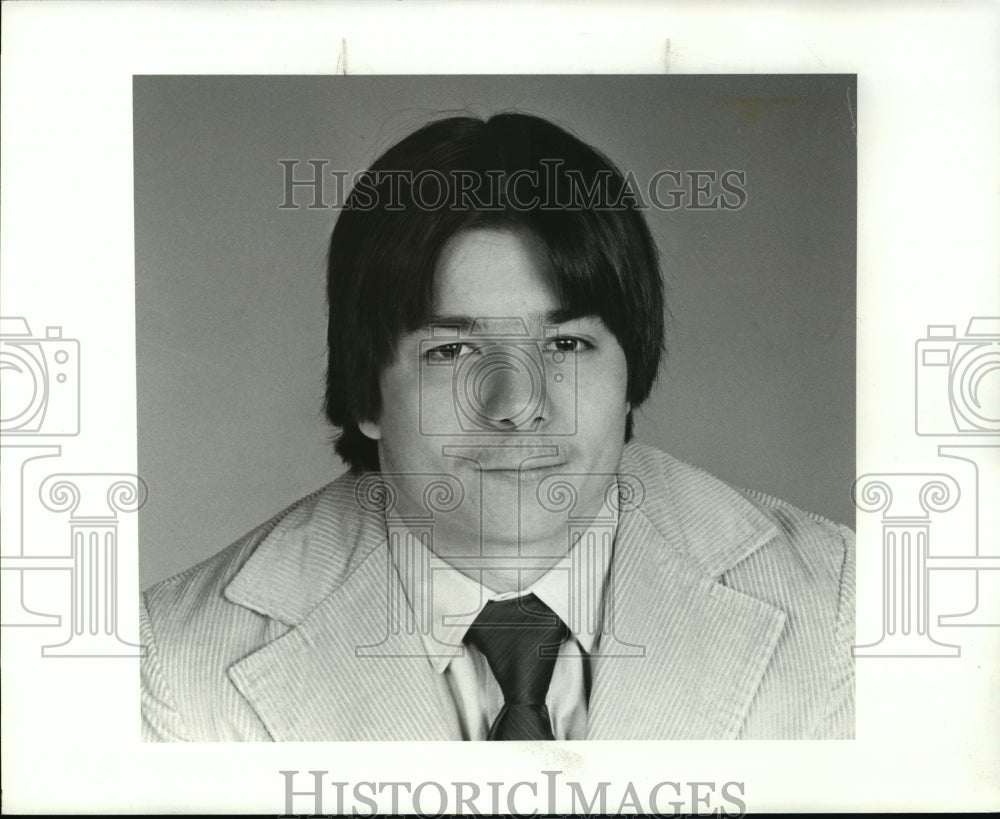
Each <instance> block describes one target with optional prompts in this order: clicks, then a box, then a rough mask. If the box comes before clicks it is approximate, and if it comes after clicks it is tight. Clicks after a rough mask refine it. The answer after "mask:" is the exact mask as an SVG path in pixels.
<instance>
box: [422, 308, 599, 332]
mask: <svg viewBox="0 0 1000 819" xmlns="http://www.w3.org/2000/svg"><path fill="white" fill-rule="evenodd" d="M536 316H537V314H535V315H532V316H526V317H525V318H529V319H535V318H536ZM596 316H597V314H596V313H592V312H590V311H583V312H581V311H579V310H567V309H564V308H559V309H558V310H547V311H546V312H545V313H543V314H541V316H538V317H539V318H540V319H541V322H540V323H542V324H565V323H566V322H568V321H573V320H574V319H580V318H596ZM512 318H521V317H520V316H465V315H459V314H451V315H445V316H440V315H435V316H431V317H430V318H428V319H427V320H426V321H425V322H423V323H422V324H421V325H420V326H419V327H418V328H417V329H418V330H424V329H429V328H431V327H434V326H444V327H458V328H459V329H461V330H462V331H464V332H469V331H471V330H472V325H473V324H474V323H475V322H477V321H485V322H487V324H488V323H489V322H491V321H509V320H510V319H512Z"/></svg>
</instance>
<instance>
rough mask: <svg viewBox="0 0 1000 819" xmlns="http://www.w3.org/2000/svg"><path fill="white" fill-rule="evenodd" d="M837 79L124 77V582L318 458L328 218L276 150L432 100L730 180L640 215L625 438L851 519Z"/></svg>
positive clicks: (195, 549)
mask: <svg viewBox="0 0 1000 819" xmlns="http://www.w3.org/2000/svg"><path fill="white" fill-rule="evenodd" d="M854 89H855V79H854V77H853V76H843V75H810V76H791V75H789V76H765V75H757V76H544V77H540V76H513V77H500V76H496V77H484V76H474V77H464V76H449V77H420V76H413V77H344V76H325V77H249V76H247V77H238V76H224V77H169V76H157V77H136V78H135V81H134V106H135V107H134V114H135V231H136V328H137V362H138V419H139V429H138V437H139V472H140V474H141V475H142V477H143V478H144V479H145V480H146V481H147V483H148V485H149V500H148V503H147V505H146V506H145V508H144V509H143V510H142V512H141V513H140V519H139V520H140V543H139V546H140V568H141V577H140V581H141V585H142V586H143V587H145V586H147V585H149V584H150V583H152V582H155V581H157V580H159V579H162V578H164V577H167V576H169V575H171V574H173V573H175V572H177V571H180V570H181V569H184V568H186V567H188V566H190V565H192V564H194V563H196V562H198V561H200V560H202V559H204V558H206V557H208V556H209V555H210V554H212V553H214V552H216V551H218V550H219V549H221V548H223V547H224V546H226V545H227V544H229V543H230V542H232V541H233V540H235V539H236V538H237V537H239V536H240V535H242V534H243V533H245V532H246V531H248V530H249V529H251V528H252V527H254V526H256V525H257V524H259V523H261V522H262V521H264V520H265V519H267V518H268V517H269V516H271V515H272V514H274V513H275V512H277V511H279V510H280V509H282V508H283V507H284V506H286V505H287V504H289V503H290V502H292V501H294V500H296V499H297V498H299V497H300V496H302V495H304V494H306V493H308V492H310V491H312V490H313V489H315V488H317V487H319V486H320V485H322V484H324V483H326V482H328V481H330V480H332V479H333V478H334V477H336V476H337V475H338V474H340V473H341V472H342V471H343V465H342V464H341V463H340V461H339V460H338V459H337V458H336V456H335V455H334V454H333V450H332V446H331V444H330V438H331V432H332V431H331V430H330V429H329V428H328V427H327V426H326V424H325V422H324V420H323V415H322V395H323V377H324V367H325V320H326V316H325V305H324V263H325V260H324V257H325V249H326V242H327V239H328V237H329V233H330V230H331V227H332V225H333V223H334V220H335V218H336V215H337V210H336V209H335V208H318V209H311V208H308V207H306V205H309V204H311V203H312V201H313V199H312V195H311V194H310V193H309V192H308V191H302V190H300V191H298V192H297V193H296V200H297V201H298V202H299V203H300V204H301V205H302V207H299V208H290V209H281V208H279V206H280V205H281V204H282V202H283V200H284V197H285V190H284V173H285V170H284V168H283V167H282V165H281V164H279V163H280V161H281V160H299V161H300V164H299V166H298V168H297V170H296V173H297V174H298V176H299V177H305V176H307V175H309V174H310V173H311V169H310V167H309V166H308V165H307V164H306V163H307V162H308V160H311V159H315V160H325V161H326V165H325V169H326V170H327V171H330V170H334V169H339V170H343V171H347V172H349V173H354V172H355V171H358V170H362V169H364V168H365V167H367V166H368V165H369V164H370V162H371V161H372V160H373V159H374V158H375V157H376V156H377V155H378V154H379V153H380V152H381V151H383V150H384V149H385V148H386V147H388V146H389V145H390V144H392V143H393V142H394V141H396V140H397V139H399V138H400V137H402V136H403V135H404V134H406V133H408V132H409V131H411V130H413V129H414V128H415V127H417V126H419V125H421V124H423V123H424V122H426V121H428V120H429V119H431V118H433V117H436V116H440V115H442V114H445V113H459V112H471V113H473V114H478V115H489V114H491V113H494V112H496V111H500V110H520V111H525V112H529V113H535V114H540V115H542V116H545V117H547V118H549V119H551V120H554V121H555V122H557V123H559V124H561V125H563V126H564V127H567V128H569V129H570V130H572V131H573V132H574V133H576V134H577V135H579V136H581V137H582V138H583V139H585V140H586V141H588V142H590V143H591V144H593V145H595V146H597V147H599V148H601V149H602V150H604V151H605V152H606V153H607V154H608V155H610V156H611V157H612V159H614V160H615V161H616V162H617V163H618V165H619V166H620V167H621V168H623V169H624V170H627V171H632V172H633V173H634V174H635V176H636V179H637V181H638V182H639V183H640V189H641V188H642V186H643V185H645V183H646V182H647V181H648V180H650V179H651V178H652V177H653V176H654V174H656V172H657V171H660V170H665V169H670V170H677V171H681V172H682V173H683V172H690V171H709V172H713V171H714V172H716V173H717V174H720V175H721V174H722V173H723V172H725V171H727V170H738V171H742V172H744V173H745V174H746V176H745V180H746V181H745V184H744V185H743V189H744V190H745V193H746V202H745V204H744V205H743V206H742V207H741V208H739V209H735V210H727V209H719V208H708V209H698V210H696V209H692V208H690V207H681V208H677V209H673V210H661V209H657V208H655V207H654V208H651V209H650V210H648V211H647V215H648V219H649V222H650V225H651V228H652V231H653V234H654V236H655V237H656V240H657V242H658V244H659V247H660V252H661V257H662V263H663V269H664V276H665V279H666V283H667V299H668V304H669V312H670V316H671V318H670V324H669V336H668V341H667V346H668V356H667V360H666V363H665V365H664V368H663V370H662V373H661V377H660V382H659V385H658V388H657V390H656V392H655V393H654V395H653V397H652V398H651V400H650V401H649V403H648V404H647V405H646V407H645V409H644V411H643V412H642V413H641V415H640V416H639V417H638V419H637V420H638V428H637V438H638V439H639V440H641V441H644V442H647V443H650V444H654V445H656V446H658V447H660V448H662V449H665V450H667V451H669V452H671V453H673V454H674V455H677V456H678V457H681V458H683V459H685V460H688V461H690V462H692V463H695V464H697V465H699V466H702V467H704V468H706V469H707V470H709V471H710V472H712V473H714V474H716V475H718V476H719V477H721V478H723V479H725V480H727V481H729V482H731V483H733V484H736V485H738V486H745V487H752V488H755V489H759V490H762V491H765V492H768V493H770V494H773V495H777V496H779V497H782V498H785V499H786V500H789V501H791V502H793V503H795V504H796V505H798V506H801V507H803V508H805V509H808V510H811V511H814V512H817V513H819V514H822V515H825V516H827V517H829V518H832V519H834V520H836V521H840V522H844V523H847V524H849V525H852V526H853V523H854V513H853V506H852V503H851V497H850V489H851V483H852V481H853V478H854V473H855V470H854V456H855V436H854V429H855V424H854V407H855V401H854V397H855V392H854V390H855V345H854V338H855V249H856V240H855V236H856V223H855V215H856V207H855V200H856V165H855V142H856V136H855V115H856V106H855V105H854V100H855V96H854ZM331 178H332V177H331ZM684 178H685V179H689V178H690V177H684ZM701 178H702V179H703V180H704V179H706V177H701ZM670 183H671V178H666V179H665V180H664V181H663V183H662V186H661V191H666V190H667V189H668V188H670V187H671V184H670ZM714 192H715V193H718V185H716V186H715V188H714ZM324 194H325V196H326V198H327V199H328V200H333V199H334V198H335V191H334V190H333V189H332V187H328V188H327V189H326V190H325V191H324ZM711 196H712V192H711V191H710V192H709V194H707V195H703V196H702V197H701V200H700V201H701V202H703V203H704V202H705V201H706V200H710V199H711ZM666 198H667V197H666V194H665V193H664V194H663V196H662V198H661V199H662V200H666ZM689 199H690V197H689ZM727 201H729V202H730V203H732V202H734V201H735V199H734V198H733V197H732V196H730V197H729V198H728V200H727ZM688 204H690V201H689V202H688Z"/></svg>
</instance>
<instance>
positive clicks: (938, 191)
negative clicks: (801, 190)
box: [0, 2, 1000, 813]
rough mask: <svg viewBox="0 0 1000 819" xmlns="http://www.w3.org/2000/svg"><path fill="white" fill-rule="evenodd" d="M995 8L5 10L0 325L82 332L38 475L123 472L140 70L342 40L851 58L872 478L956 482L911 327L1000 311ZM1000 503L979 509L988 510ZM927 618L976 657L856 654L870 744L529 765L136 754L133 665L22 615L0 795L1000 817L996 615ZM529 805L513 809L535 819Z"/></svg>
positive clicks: (684, 61) (605, 62)
mask: <svg viewBox="0 0 1000 819" xmlns="http://www.w3.org/2000/svg"><path fill="white" fill-rule="evenodd" d="M998 23H1000V11H998V8H997V6H995V5H992V4H973V3H952V4H947V5H940V4H933V5H932V4H929V3H926V4H925V3H908V4H902V3H900V4H879V5H878V6H876V5H875V4H870V5H862V4H856V5H854V4H836V5H826V4H816V5H809V4H806V5H796V6H787V7H786V6H782V5H780V4H767V5H766V7H765V6H764V4H717V5H713V6H711V7H710V8H706V7H705V6H704V5H698V6H695V4H687V5H680V6H675V7H658V6H655V5H652V4H644V5H631V4H627V3H615V4H606V5H603V6H602V5H598V4H594V5H582V6H576V7H574V8H573V9H572V11H570V10H569V9H568V8H567V7H566V6H554V5H553V6H544V5H541V6H540V5H537V4H536V5H533V6H531V7H528V6H527V5H520V4H507V5H506V6H500V5H499V4H496V5H494V4H481V5H477V6H473V7H467V6H458V5H457V4H416V3H406V2H404V3H393V4H387V5H379V4H368V5H365V6H364V7H361V6H360V5H352V4H339V5H333V4H327V5H319V4H315V3H301V4H300V3H282V4H276V3H258V4H244V3H216V4H205V3H186V4H166V3H164V4H160V3H136V4H132V3H103V4H95V3H87V2H79V3H13V4H11V3H8V4H5V5H4V7H3V41H2V48H0V53H2V59H3V72H2V88H0V91H2V99H3V124H2V129H3V130H2V142H3V156H2V178H3V187H2V227H0V231H2V240H3V248H2V271H3V291H2V299H3V304H2V308H3V314H4V315H5V316H10V315H16V316H24V317H27V318H28V320H29V322H31V324H32V329H33V330H34V331H35V333H36V334H38V333H39V332H40V330H42V329H43V328H44V327H45V326H46V325H60V326H63V327H65V328H68V329H67V334H68V335H71V336H72V337H74V338H80V339H85V341H86V344H85V346H84V347H83V350H82V353H81V356H82V363H81V370H82V372H83V373H85V378H86V380H85V383H86V391H85V393H84V395H83V400H82V404H81V428H82V430H83V432H82V434H81V435H79V436H77V437H73V438H63V439H61V440H58V441H53V442H52V443H59V444H61V445H62V454H61V457H60V458H59V460H58V464H57V465H53V464H56V461H55V459H53V460H52V462H51V463H50V464H48V465H47V468H48V469H49V470H50V471H54V470H58V471H60V472H67V473H72V472H95V471H96V472H134V471H135V469H136V466H135V464H136V436H135V425H136V417H135V394H134V391H135V375H134V372H135V356H134V345H135V341H134V305H133V298H134V294H133V238H132V207H133V203H132V159H131V151H132V135H131V94H132V75H133V74H156V73H183V74H189V73H190V74H210V73H260V74H268V73H294V74H313V73H318V74H329V73H336V72H337V71H338V70H342V69H343V61H342V49H341V43H342V40H346V43H347V49H346V53H347V63H346V66H347V70H348V71H349V72H351V73H387V74H391V73H439V72H441V73H476V72H485V73H494V72H496V73H503V72H512V71H515V72H525V73H531V72H559V73H614V72H662V71H672V72H680V73H700V72H707V73H721V72H777V73H792V72H803V73H809V72H842V73H857V74H858V75H859V79H858V109H859V111H860V119H859V123H860V125H859V151H858V166H859V167H858V171H859V202H858V208H859V264H858V275H859V285H860V286H859V304H858V349H859V366H858V425H859V429H858V442H859V449H858V461H857V463H858V474H864V473H896V472H912V471H919V472H952V473H954V474H955V476H956V478H957V479H960V480H964V479H965V478H967V476H965V477H963V476H964V475H965V473H962V472H960V471H959V469H958V467H956V466H955V464H954V462H949V461H948V460H945V459H941V458H939V457H938V456H937V446H938V444H940V443H947V441H945V440H943V439H942V440H938V439H934V438H920V437H918V436H916V435H915V434H914V431H913V429H914V424H913V416H914V399H913V384H914V343H915V342H916V340H917V339H919V338H922V337H923V335H924V333H925V330H926V326H927V325H928V324H955V325H958V332H959V334H960V335H961V333H962V331H963V330H964V326H965V324H966V323H967V321H968V319H969V317H971V316H984V315H993V316H996V315H1000V276H998V270H1000V265H998V262H1000V258H998V255H1000V239H998V232H997V225H998V224H1000V201H998V190H1000V188H998V182H1000V176H998V159H997V150H996V148H997V145H998V144H1000V107H998V104H997V101H998V99H1000V58H998V55H1000V25H998ZM995 415H996V413H994V417H995ZM993 440H994V443H996V439H995V438H994V439H993ZM958 442H960V441H956V440H955V439H952V440H951V443H958ZM5 443H6V441H5ZM987 452H988V451H987ZM995 452H996V451H995V450H994V451H993V454H994V457H993V458H992V461H984V462H983V463H984V465H983V466H981V474H980V481H981V483H982V482H984V481H986V479H990V478H991V479H992V480H996V466H997V459H996V457H995ZM5 459H6V460H7V461H8V463H9V458H7V453H6V452H5ZM14 477H15V478H16V475H15V476H14ZM4 478H5V481H6V483H5V486H4V490H3V491H4V497H3V501H4V509H3V511H4V531H3V537H4V550H3V553H4V555H5V556H7V555H11V554H15V553H16V552H17V551H18V550H17V545H16V540H17V537H18V532H17V531H15V530H14V528H13V527H14V524H15V523H17V522H18V521H17V520H16V518H17V515H16V513H15V514H13V515H12V513H11V510H12V508H13V506H12V504H14V506H16V503H17V497H16V495H13V494H12V490H11V478H10V476H9V475H8V474H7V473H6V472H5V475H4ZM994 485H995V484H994ZM15 488H16V487H15ZM963 488H964V487H963ZM966 497H968V495H966ZM989 503H991V501H990V500H989V499H985V500H983V501H982V505H983V509H984V510H986V507H987V505H988V504H989ZM992 503H995V501H992ZM959 511H960V509H958V508H956V510H955V512H956V513H957V512H959ZM942 517H943V518H944V517H945V516H942ZM988 517H989V516H988V511H984V514H983V515H981V518H982V520H981V521H980V523H981V526H980V527H979V528H980V531H979V533H978V534H979V548H980V551H981V552H982V553H983V554H987V553H992V554H993V555H1000V546H998V544H997V541H998V539H1000V533H998V532H997V530H996V529H995V528H992V529H991V528H990V527H991V524H992V522H995V518H991V519H987V518H988ZM50 518H51V520H49V521H42V522H40V523H39V524H38V525H39V527H40V528H38V529H36V530H33V531H35V532H36V535H33V537H43V535H42V534H41V533H43V532H45V533H46V534H45V535H44V537H46V538H52V540H50V541H47V543H50V544H51V548H47V547H46V544H45V543H42V544H41V545H39V544H37V543H36V544H28V546H32V547H33V548H34V549H35V553H37V554H45V553H47V552H51V553H64V552H65V551H66V547H65V538H66V534H65V526H66V521H65V517H58V516H50ZM46 526H48V527H49V529H51V534H48V533H47V530H46ZM976 527H977V521H976V519H975V516H974V514H968V515H965V517H956V516H955V515H952V517H951V518H949V519H947V520H944V519H943V522H942V524H941V526H940V527H939V528H938V529H936V530H934V532H935V534H934V540H933V541H932V547H931V551H932V554H933V553H934V545H933V544H934V543H935V542H938V538H939V535H938V532H939V531H940V532H944V533H946V537H947V541H945V540H944V539H941V540H940V542H941V543H945V542H947V543H948V547H947V553H948V554H952V555H963V554H970V553H972V552H974V551H975V543H976V541H975V539H974V538H975V536H976ZM118 536H119V543H120V548H119V561H120V565H119V578H120V583H121V588H120V589H119V601H120V602H119V605H120V609H121V610H120V624H119V634H120V635H121V636H122V637H123V638H125V639H132V640H135V639H136V637H137V629H136V616H135V614H134V611H135V601H136V595H137V585H136V581H135V578H136V576H137V575H136V565H135V563H136V550H135V543H136V525H135V516H134V515H133V516H129V515H122V516H121V524H120V527H119V534H118ZM941 537H945V536H944V535H942V536H941ZM12 544H13V546H12ZM963 544H965V545H963ZM858 545H859V550H858V551H859V572H860V576H859V581H858V590H859V594H860V596H861V601H860V603H859V608H858V641H859V643H867V642H875V641H877V640H878V638H879V634H880V630H881V619H880V618H881V614H880V611H881V589H880V577H881V576H880V571H881V569H880V554H881V552H880V549H881V526H880V521H879V517H878V515H877V514H859V518H858ZM27 548H28V547H27V546H26V549H27ZM4 565H5V566H6V565H7V564H6V563H5V564H4ZM5 574H7V575H9V574H10V573H8V572H5ZM66 575H68V572H52V573H51V576H52V579H51V595H52V604H51V607H50V608H48V609H46V610H47V611H52V612H59V611H64V610H65V609H66V600H67V595H68V581H67V580H66V578H65V576H66ZM932 575H934V576H935V577H936V576H937V575H948V576H949V577H948V578H947V579H946V580H943V581H942V582H940V583H938V585H937V586H935V587H933V588H932V591H934V592H935V593H936V597H935V599H934V601H933V602H934V605H935V606H937V607H938V608H939V609H940V610H941V611H943V612H955V611H961V610H962V603H963V601H966V600H970V597H969V595H970V594H974V589H975V587H974V584H972V583H971V582H970V578H971V573H970V572H934V573H932ZM982 575H983V576H982V577H981V582H980V590H981V593H982V597H981V599H980V601H979V603H980V610H981V611H982V612H985V613H986V614H988V615H989V616H988V617H987V619H988V620H990V621H991V622H994V623H995V622H1000V594H998V592H1000V583H998V582H997V581H998V579H1000V578H998V576H997V575H998V573H996V572H983V573H982ZM985 575H990V576H989V577H986V576H985ZM960 576H961V577H960ZM932 582H933V580H932ZM947 595H953V598H947ZM973 603H974V600H972V601H970V602H969V605H968V606H967V608H971V607H972V605H973ZM6 605H7V604H6V603H5V607H6ZM64 622H65V621H64ZM932 632H934V633H935V635H936V637H937V638H938V639H940V640H942V641H943V642H948V643H952V644H958V645H960V646H961V656H960V657H957V658H952V659H915V658H913V659H898V658H896V659H871V658H866V659H859V661H858V688H857V690H858V708H859V716H858V739H857V740H856V741H854V742H842V743H805V742H788V743H652V742H651V743H615V744H599V743H569V744H560V745H551V746H550V745H545V746H539V747H535V748H532V749H531V750H530V751H528V752H524V751H521V750H519V749H517V748H512V747H497V746H492V745H487V744H476V745H475V746H471V747H470V746H469V745H467V744H466V745H462V744H457V743H456V744H434V745H432V746H426V745H418V744H410V743H398V744H382V745H377V746H376V745H368V744H351V745H334V744H322V745H298V744H296V745H275V746H256V745H240V746H236V745H217V746H216V745H190V746H180V745H176V746H173V745H171V746H145V745H141V744H140V743H139V742H138V680H137V677H138V663H137V661H136V660H134V659H108V658H99V659H80V658H76V659H63V658H42V656H41V653H40V647H41V646H42V645H49V644H52V643H56V642H62V640H63V639H65V630H64V629H62V630H61V629H58V628H57V629H52V628H49V629H40V628H5V629H4V630H3V664H2V667H3V705H4V708H3V793H4V808H5V810H6V811H8V812H43V811H49V812H71V811H85V812H97V811H103V812H111V813H114V812H119V813H120V812H137V811H153V812H157V811H163V812H165V811H202V812H203V811H218V812H223V811H225V812H240V811H257V812H265V813H280V812H282V811H283V810H284V790H283V780H282V778H281V777H280V776H279V774H278V773H277V772H278V771H279V770H283V769H293V770H294V769H298V770H301V771H303V772H305V771H308V770H313V769H322V770H328V771H330V774H329V776H328V777H327V778H328V779H338V780H342V781H348V782H357V781H361V780H380V781H390V780H408V781H413V782H416V781H421V780H436V781H442V782H445V783H447V782H451V781H455V780H470V781H478V782H480V783H485V782H486V781H488V780H500V779H502V780H505V781H507V782H513V781H515V780H517V779H525V780H530V781H534V782H539V781H541V780H542V778H543V777H542V775H541V773H540V771H542V770H547V769H557V770H562V771H564V774H563V777H564V778H565V779H575V780H578V781H581V782H584V783H596V782H597V781H599V780H611V781H613V782H614V783H616V789H617V790H616V791H615V792H618V793H620V792H621V788H623V787H624V784H625V783H626V782H627V781H628V780H632V781H634V782H635V783H636V789H637V791H638V792H639V793H643V791H644V790H645V792H646V793H648V789H649V786H650V785H652V784H653V783H655V782H658V781H661V780H675V781H681V782H684V781H690V780H699V781H714V782H716V783H722V782H725V781H729V780H738V781H742V782H744V783H745V793H744V799H745V801H746V803H747V806H748V808H749V809H751V810H754V811H761V810H794V809H806V808H812V809H840V810H852V809H859V808H885V809H890V810H903V809H915V810H927V809H963V808H964V809H969V808H986V807H990V806H995V805H996V804H997V803H998V800H1000V764H998V763H1000V747H998V746H1000V743H998V741H997V738H996V725H997V724H1000V713H998V712H1000V707H998V704H1000V650H998V645H1000V630H998V629H997V628H950V629H937V628H935V627H932ZM302 781H303V782H305V780H302ZM429 801H430V804H431V806H432V807H433V805H434V802H435V801H436V800H434V799H430V800H429ZM530 802H531V800H529V799H525V800H524V802H523V803H519V804H524V805H525V806H526V807H531V808H534V807H540V808H542V809H544V802H543V801H540V802H538V803H536V804H530ZM716 804H717V803H716ZM613 806H614V805H612V807H613ZM299 809H300V810H301V811H304V810H305V809H306V807H305V806H301V807H300V808H299ZM327 810H330V811H332V810H333V806H332V805H327Z"/></svg>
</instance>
